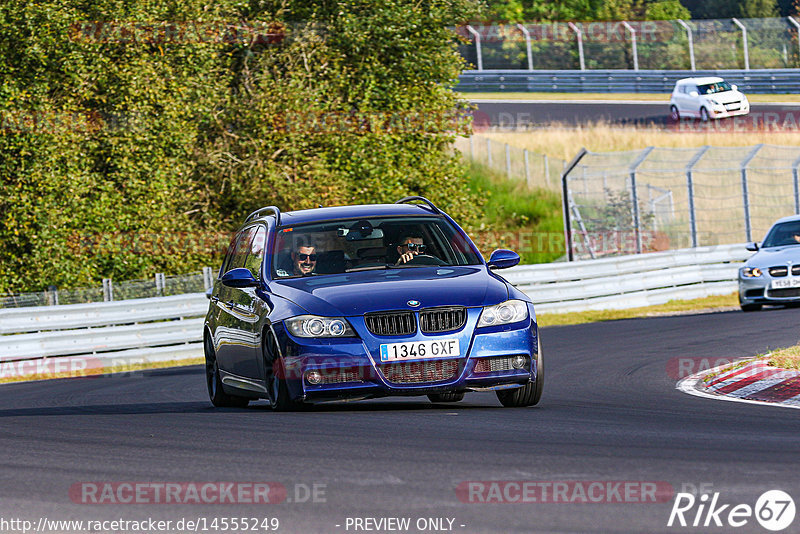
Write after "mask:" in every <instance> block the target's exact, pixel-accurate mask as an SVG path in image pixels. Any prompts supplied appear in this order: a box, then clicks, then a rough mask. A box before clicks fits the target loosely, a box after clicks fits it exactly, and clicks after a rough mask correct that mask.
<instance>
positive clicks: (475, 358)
mask: <svg viewBox="0 0 800 534" xmlns="http://www.w3.org/2000/svg"><path fill="white" fill-rule="evenodd" d="M476 321H477V317H476V318H475V320H469V321H468V322H467V325H466V326H465V327H464V328H463V329H462V330H461V331H459V332H458V333H449V334H447V333H446V334H428V335H424V334H419V333H418V334H416V335H415V336H413V340H417V341H419V340H423V339H430V338H434V339H435V338H447V337H452V336H457V337H459V339H460V340H461V341H460V345H461V351H460V352H461V355H460V357H458V358H450V359H438V360H430V359H429V360H411V361H404V362H400V363H392V364H387V363H381V362H380V357H379V356H378V350H379V349H378V348H377V347H379V346H380V344H381V343H393V342H398V341H406V339H386V338H384V339H380V338H375V337H373V336H371V335H370V334H369V333H368V332H367V331H366V329H365V328H364V325H363V323H360V322H359V321H358V319H355V320H351V324H353V327H354V329H355V330H356V331H357V332H358V333H359V334H360V335H361V337H358V338H356V337H354V338H342V339H309V338H296V337H293V336H291V335H290V334H288V333H287V332H285V331H283V333H282V335H281V336H280V337H282V338H283V343H282V344H283V345H284V347H283V354H284V370H285V373H286V381H287V387H288V389H289V394H290V396H291V397H292V398H294V399H301V400H304V401H307V402H323V401H327V400H338V399H363V398H376V397H385V396H411V395H427V394H434V393H447V392H464V391H475V390H486V389H505V388H511V387H519V386H522V385H524V384H526V383H528V382H529V381H531V380H534V379H535V378H536V373H537V372H538V370H537V369H536V355H537V338H536V336H537V334H538V332H537V327H536V323H535V322H534V321H532V320H530V319H528V320H526V321H524V322H522V323H517V324H514V325H505V326H502V327H495V328H484V329H480V330H478V331H476V330H475V328H474V324H475V322H476ZM363 334H366V335H363ZM365 338H366V339H365ZM518 355H522V356H524V357H525V360H526V363H525V366H524V368H522V369H514V368H510V366H509V365H502V364H503V362H504V361H510V358H512V357H514V356H518ZM490 361H491V362H492V363H491V364H489V362H490ZM495 364H497V365H495ZM490 367H492V368H499V369H502V370H489V368H490ZM309 371H317V372H318V376H320V377H322V383H317V384H312V383H310V382H309V380H308V379H307V377H308V372H309Z"/></svg>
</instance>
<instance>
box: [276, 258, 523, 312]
mask: <svg viewBox="0 0 800 534" xmlns="http://www.w3.org/2000/svg"><path fill="white" fill-rule="evenodd" d="M269 289H270V291H272V292H273V293H275V294H276V295H278V296H281V297H283V298H286V299H288V300H291V301H292V302H294V303H295V304H297V305H299V306H301V307H303V308H305V309H306V310H308V312H309V313H311V314H314V315H323V316H328V317H332V316H337V315H338V316H353V315H363V314H364V313H368V312H374V311H383V310H408V309H420V308H429V307H432V306H448V305H459V306H467V307H475V306H487V305H492V304H498V303H500V302H503V301H504V300H507V299H508V287H507V286H506V283H505V282H503V281H502V280H500V279H499V277H496V276H495V275H494V274H492V273H490V272H489V271H487V269H486V267H485V266H483V265H475V266H465V267H413V268H405V269H387V270H378V271H362V272H353V273H343V274H331V275H324V276H309V277H304V278H293V279H290V280H273V281H272V282H270V284H269ZM410 300H416V301H419V306H413V307H412V306H410V305H409V304H408V302H409V301H410Z"/></svg>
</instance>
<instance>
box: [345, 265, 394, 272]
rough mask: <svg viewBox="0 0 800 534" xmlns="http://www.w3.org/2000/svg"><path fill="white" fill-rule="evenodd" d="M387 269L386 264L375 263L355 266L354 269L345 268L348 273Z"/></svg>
mask: <svg viewBox="0 0 800 534" xmlns="http://www.w3.org/2000/svg"><path fill="white" fill-rule="evenodd" d="M385 269H387V267H386V265H373V266H371V267H353V268H352V269H345V270H344V272H346V273H356V272H358V271H380V270H385Z"/></svg>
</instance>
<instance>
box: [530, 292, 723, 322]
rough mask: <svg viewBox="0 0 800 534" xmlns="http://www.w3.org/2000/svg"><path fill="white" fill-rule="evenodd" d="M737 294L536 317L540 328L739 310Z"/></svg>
mask: <svg viewBox="0 0 800 534" xmlns="http://www.w3.org/2000/svg"><path fill="white" fill-rule="evenodd" d="M738 298H739V297H738V295H737V294H736V293H731V294H730V295H721V296H714V297H706V298H702V299H695V300H671V301H669V302H667V303H666V304H660V305H657V306H648V307H646V308H629V309H627V310H597V311H585V312H572V313H542V314H537V315H536V322H537V323H538V325H539V326H557V325H568V324H582V323H596V322H599V321H616V320H618V319H632V318H635V317H652V316H659V315H675V314H681V313H692V312H697V313H699V312H701V311H708V312H710V311H727V310H733V309H737V310H738V309H739V300H738Z"/></svg>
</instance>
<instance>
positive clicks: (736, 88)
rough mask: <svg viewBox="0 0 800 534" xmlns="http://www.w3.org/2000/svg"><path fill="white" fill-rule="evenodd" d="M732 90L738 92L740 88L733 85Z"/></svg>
mask: <svg viewBox="0 0 800 534" xmlns="http://www.w3.org/2000/svg"><path fill="white" fill-rule="evenodd" d="M731 89H733V90H734V91H738V90H739V86H738V85H736V84H733V85H731Z"/></svg>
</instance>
